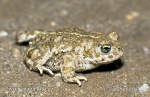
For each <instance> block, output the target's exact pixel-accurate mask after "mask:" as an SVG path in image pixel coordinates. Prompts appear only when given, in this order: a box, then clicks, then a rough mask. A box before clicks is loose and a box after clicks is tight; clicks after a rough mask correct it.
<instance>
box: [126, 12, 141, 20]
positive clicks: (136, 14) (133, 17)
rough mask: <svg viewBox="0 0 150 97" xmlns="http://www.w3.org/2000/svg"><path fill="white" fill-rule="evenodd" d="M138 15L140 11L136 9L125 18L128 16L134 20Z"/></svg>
mask: <svg viewBox="0 0 150 97" xmlns="http://www.w3.org/2000/svg"><path fill="white" fill-rule="evenodd" d="M138 16H139V13H138V12H136V11H133V12H131V13H129V14H127V15H126V16H125V18H126V19H127V20H133V19H135V18H136V17H138Z"/></svg>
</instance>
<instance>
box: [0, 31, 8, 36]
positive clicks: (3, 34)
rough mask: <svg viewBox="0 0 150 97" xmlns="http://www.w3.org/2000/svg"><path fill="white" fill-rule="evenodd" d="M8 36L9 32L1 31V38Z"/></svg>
mask: <svg viewBox="0 0 150 97" xmlns="http://www.w3.org/2000/svg"><path fill="white" fill-rule="evenodd" d="M7 35H8V32H6V31H0V37H5V36H7Z"/></svg>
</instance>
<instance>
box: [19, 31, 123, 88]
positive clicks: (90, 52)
mask: <svg viewBox="0 0 150 97" xmlns="http://www.w3.org/2000/svg"><path fill="white" fill-rule="evenodd" d="M26 41H29V47H28V48H27V50H26V51H25V54H24V61H25V63H26V65H27V67H29V69H30V70H34V71H39V72H40V74H41V75H42V74H43V72H47V73H48V74H49V75H51V76H54V75H55V74H54V73H53V72H60V73H61V77H62V79H63V80H64V81H65V82H69V83H77V84H78V85H79V86H81V80H85V81H86V80H87V79H86V78H85V77H83V76H76V75H75V73H76V72H83V71H87V70H91V69H94V68H96V67H98V66H101V65H104V64H109V63H111V62H113V61H114V60H117V59H119V58H120V57H121V56H122V55H123V48H122V47H121V45H120V43H119V42H118V35H117V33H116V32H111V33H108V34H107V35H104V34H102V33H100V32H86V31H84V30H80V29H77V28H72V29H71V28H67V29H62V30H58V31H56V32H50V31H44V30H35V31H31V32H30V31H20V32H19V33H17V42H18V43H22V42H26Z"/></svg>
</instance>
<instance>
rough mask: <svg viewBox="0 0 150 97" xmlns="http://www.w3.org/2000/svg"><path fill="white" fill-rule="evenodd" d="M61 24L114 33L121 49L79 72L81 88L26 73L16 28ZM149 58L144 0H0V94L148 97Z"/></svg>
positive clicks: (149, 12) (149, 20) (148, 7)
mask: <svg viewBox="0 0 150 97" xmlns="http://www.w3.org/2000/svg"><path fill="white" fill-rule="evenodd" d="M66 27H67V28H68V27H71V28H72V27H77V28H80V29H85V30H86V31H99V32H103V33H105V34H106V33H108V32H112V31H116V32H118V34H119V36H120V42H121V44H122V45H123V47H124V52H125V53H124V55H123V57H122V58H121V60H118V61H115V62H114V63H112V64H109V65H107V66H101V67H99V68H97V69H94V70H91V71H88V72H85V73H82V74H81V75H84V76H85V77H87V79H88V82H82V86H81V87H79V86H78V85H76V84H67V83H65V82H63V81H62V80H61V78H59V77H50V76H48V75H46V74H44V75H43V76H40V75H39V73H37V72H32V71H30V70H29V69H28V68H27V67H26V66H25V64H24V63H23V53H24V51H25V49H26V46H20V45H17V44H16V43H15V34H16V32H18V31H19V30H34V29H45V30H52V31H54V30H58V29H62V28H66ZM149 57H150V1H149V0H0V97H150V89H148V88H149V85H150V58H149Z"/></svg>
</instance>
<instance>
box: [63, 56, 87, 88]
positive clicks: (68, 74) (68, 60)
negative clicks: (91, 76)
mask: <svg viewBox="0 0 150 97" xmlns="http://www.w3.org/2000/svg"><path fill="white" fill-rule="evenodd" d="M63 61H64V62H63V64H61V74H62V79H63V80H64V81H65V82H69V83H77V84H78V85H79V86H81V82H80V81H81V80H84V81H87V79H86V78H85V77H84V76H75V62H74V60H72V56H71V55H68V54H66V55H64V56H63Z"/></svg>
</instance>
